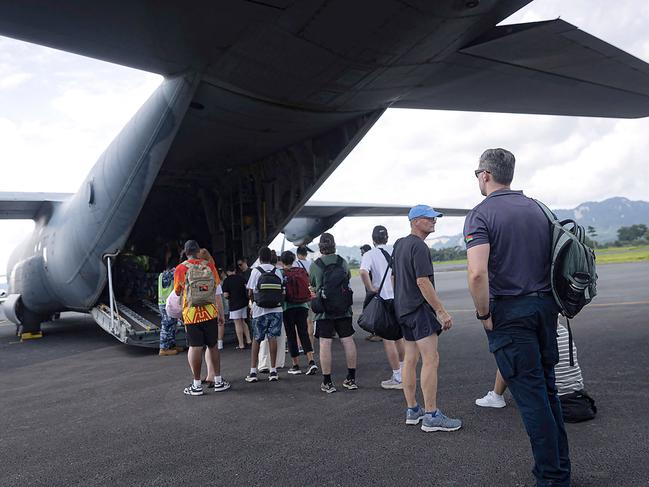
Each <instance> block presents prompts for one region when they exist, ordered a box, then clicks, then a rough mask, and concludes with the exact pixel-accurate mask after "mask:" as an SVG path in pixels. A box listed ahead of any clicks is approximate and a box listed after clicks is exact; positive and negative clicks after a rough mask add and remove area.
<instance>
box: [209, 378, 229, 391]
mask: <svg viewBox="0 0 649 487" xmlns="http://www.w3.org/2000/svg"><path fill="white" fill-rule="evenodd" d="M212 387H213V388H214V392H221V391H227V390H228V389H229V388H230V383H229V382H228V381H227V380H221V382H215V383H214V385H213V386H212Z"/></svg>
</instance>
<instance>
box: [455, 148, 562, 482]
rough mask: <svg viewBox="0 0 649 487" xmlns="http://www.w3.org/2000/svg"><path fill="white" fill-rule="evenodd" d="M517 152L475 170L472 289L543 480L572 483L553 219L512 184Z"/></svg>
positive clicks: (469, 233) (469, 241) (492, 152)
mask: <svg viewBox="0 0 649 487" xmlns="http://www.w3.org/2000/svg"><path fill="white" fill-rule="evenodd" d="M514 164H515V159H514V155H513V154H512V153H511V152H509V151H506V150H504V149H488V150H486V151H485V152H484V153H483V154H482V155H481V156H480V163H479V165H478V169H477V170H476V171H475V176H476V177H477V178H478V184H479V186H480V192H481V193H482V194H483V195H484V196H486V198H485V199H484V200H483V201H482V203H480V204H479V205H478V206H476V207H475V208H474V209H473V210H471V212H470V213H469V215H468V216H467V217H466V221H465V223H464V240H465V242H466V246H467V259H468V280H469V290H470V291H471V296H472V297H473V301H474V303H475V307H476V316H477V318H478V319H479V320H481V321H482V324H483V326H484V328H485V331H486V333H487V338H488V340H489V351H491V352H492V353H493V354H494V356H495V358H496V363H497V364H498V369H499V370H500V373H501V374H502V376H503V378H504V379H505V381H506V382H507V385H508V386H509V390H510V392H511V394H512V396H513V397H514V400H515V401H516V404H517V405H518V409H519V411H520V414H521V417H522V419H523V423H524V424H525V428H526V430H527V434H528V435H529V437H530V442H531V444H532V453H533V455H534V470H533V471H532V472H533V474H534V476H535V477H536V482H537V484H536V485H538V486H549V485H552V486H567V485H570V457H569V452H568V438H567V436H566V430H565V428H564V424H563V418H562V416H561V405H560V403H559V398H558V396H557V389H556V387H555V378H554V366H555V364H556V363H557V362H558V360H559V351H558V348H557V336H556V333H557V315H558V309H557V306H556V305H555V303H554V299H553V298H552V295H551V287H550V239H551V236H550V225H549V223H548V220H547V218H546V217H545V215H544V214H543V212H542V210H541V209H540V208H539V207H538V206H537V204H536V203H535V202H534V201H533V200H532V199H530V198H528V197H526V196H524V195H523V192H522V191H512V190H511V189H510V187H509V186H510V184H511V181H512V179H513V177H514Z"/></svg>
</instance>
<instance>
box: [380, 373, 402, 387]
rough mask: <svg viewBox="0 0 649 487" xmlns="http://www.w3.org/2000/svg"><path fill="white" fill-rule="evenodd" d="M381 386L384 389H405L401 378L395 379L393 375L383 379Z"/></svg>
mask: <svg viewBox="0 0 649 487" xmlns="http://www.w3.org/2000/svg"><path fill="white" fill-rule="evenodd" d="M381 387H382V388H383V389H403V384H402V383H401V381H400V380H397V379H395V378H394V376H393V377H390V378H389V379H388V380H383V381H381Z"/></svg>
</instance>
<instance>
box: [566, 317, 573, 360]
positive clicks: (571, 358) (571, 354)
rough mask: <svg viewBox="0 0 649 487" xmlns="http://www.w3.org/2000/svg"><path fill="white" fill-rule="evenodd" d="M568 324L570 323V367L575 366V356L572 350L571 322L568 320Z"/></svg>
mask: <svg viewBox="0 0 649 487" xmlns="http://www.w3.org/2000/svg"><path fill="white" fill-rule="evenodd" d="M566 323H568V326H567V327H566V328H568V348H569V349H570V367H574V366H575V354H574V352H573V350H572V328H570V320H569V319H568V318H566Z"/></svg>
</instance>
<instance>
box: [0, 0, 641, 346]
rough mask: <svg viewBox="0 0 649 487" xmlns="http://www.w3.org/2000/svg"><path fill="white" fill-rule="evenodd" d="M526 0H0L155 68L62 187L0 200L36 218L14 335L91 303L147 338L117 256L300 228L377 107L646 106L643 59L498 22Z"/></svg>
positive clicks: (20, 276)
mask: <svg viewBox="0 0 649 487" xmlns="http://www.w3.org/2000/svg"><path fill="white" fill-rule="evenodd" d="M529 1H530V0H437V1H434V2H433V1H428V0H372V1H354V2H350V1H345V0H328V1H324V0H255V1H252V0H249V1H245V0H238V1H237V0H223V1H219V2H210V1H197V2H190V3H186V4H182V3H178V2H172V1H156V2H154V1H147V0H132V1H128V2H127V1H119V0H118V1H111V2H107V1H104V0H98V1H94V2H72V1H68V2H66V1H63V2H51V1H46V0H25V1H21V2H14V1H8V0H0V35H4V36H9V37H14V38H17V39H21V40H25V41H28V42H33V43H37V44H42V45H46V46H50V47H54V48H57V49H62V50H65V51H70V52H74V53H77V54H81V55H85V56H90V57H94V58H98V59H102V60H106V61H110V62H115V63H119V64H123V65H127V66H131V67H134V68H139V69H143V70H147V71H151V72H156V73H159V74H162V75H163V76H164V77H165V81H164V82H163V83H162V84H161V86H160V87H159V88H158V89H157V91H156V92H155V93H153V95H151V97H150V98H149V99H148V100H147V101H146V103H145V104H144V105H143V106H142V107H141V108H140V110H139V111H138V112H137V113H136V115H135V116H134V117H133V118H132V119H131V120H130V121H129V122H128V124H127V125H126V126H125V127H124V129H123V130H122V131H121V132H120V134H119V135H118V136H117V138H116V139H115V140H114V141H113V142H112V143H111V144H110V145H109V146H108V148H107V149H106V151H105V152H104V153H103V154H102V155H101V157H100V158H99V160H98V161H97V163H96V164H95V166H94V167H93V168H92V170H91V171H90V173H89V174H88V176H87V177H86V179H85V181H84V182H83V184H82V185H81V187H80V188H79V190H78V191H77V193H75V194H74V195H73V196H72V197H71V198H67V197H66V198H63V197H61V195H59V196H58V198H57V196H56V195H45V196H43V197H42V198H40V199H36V200H34V201H31V200H26V201H23V202H22V204H21V203H19V202H16V201H15V200H14V201H9V198H7V201H5V202H4V203H2V204H3V205H8V206H9V207H11V208H13V211H15V212H20V211H33V212H34V213H33V216H34V218H35V221H36V225H35V229H34V231H33V233H32V235H31V236H30V237H29V238H28V239H27V240H26V241H25V242H24V243H23V244H22V245H21V246H20V247H19V248H17V249H16V250H15V251H14V253H13V254H12V257H11V259H10V261H9V267H8V272H7V274H8V287H9V296H8V299H7V301H6V302H5V304H4V308H5V312H6V314H7V316H8V317H9V318H10V319H11V320H12V321H14V322H16V323H20V326H21V327H22V331H23V333H25V334H27V335H26V336H29V335H30V334H31V335H37V334H38V332H39V330H40V324H41V322H42V321H43V320H45V319H47V318H48V317H49V316H51V315H52V314H53V313H56V312H59V311H62V310H79V311H91V312H92V314H93V316H94V317H95V319H96V320H97V321H98V322H99V323H100V324H101V325H102V326H103V327H104V328H106V329H108V330H109V331H111V333H113V334H114V335H116V336H118V338H120V339H121V340H122V341H125V342H129V340H130V341H136V340H140V341H141V342H142V343H144V342H147V341H150V340H149V339H148V338H147V337H148V335H146V333H148V332H149V331H150V330H149V329H148V328H147V327H149V324H147V320H142V319H140V318H141V316H142V315H141V314H139V313H136V312H134V311H133V310H132V309H131V308H128V307H126V306H123V305H120V299H121V296H120V293H121V292H122V289H121V287H120V282H119V281H120V276H123V275H124V274H125V272H120V258H122V259H123V256H124V255H125V254H127V255H128V254H129V253H130V255H134V253H137V254H138V255H139V256H140V257H145V258H150V260H151V261H154V262H155V261H156V257H159V253H160V252H161V249H162V248H163V247H164V244H165V242H168V241H171V240H174V239H177V238H178V237H179V236H183V235H185V236H189V235H191V236H192V237H193V238H196V239H198V240H199V241H201V242H205V243H206V246H208V247H209V248H211V249H214V250H216V251H217V252H215V258H216V259H217V261H219V262H222V263H223V262H226V261H231V260H232V259H234V258H236V257H237V256H250V255H252V254H254V253H255V250H256V249H257V248H258V247H259V246H261V245H262V244H266V243H268V242H270V241H271V240H272V239H273V238H274V237H275V236H276V235H277V234H279V232H280V231H282V230H284V231H285V234H286V235H287V237H290V238H292V239H294V241H295V242H298V241H300V239H302V241H307V240H309V239H310V238H312V237H314V236H315V235H316V234H318V233H319V232H321V231H322V229H323V228H327V225H329V223H330V221H333V219H335V218H337V217H338V215H339V214H340V216H342V214H343V213H340V212H338V214H337V213H335V212H334V213H333V214H327V215H324V216H323V215H322V214H320V215H319V214H317V213H309V211H311V210H309V209H308V208H304V212H305V213H300V212H301V211H303V207H304V205H305V203H306V202H307V201H308V200H309V198H310V197H311V196H312V195H313V194H314V192H315V191H316V190H317V189H318V187H319V186H320V185H321V184H322V183H323V182H324V181H325V180H326V179H327V177H328V176H329V175H330V174H331V173H332V172H333V171H334V170H335V169H336V167H337V166H338V165H339V164H340V162H341V161H342V160H343V159H344V158H345V157H346V155H347V154H349V152H350V151H351V150H352V149H353V148H354V146H355V145H356V144H357V143H358V142H359V141H360V140H361V139H362V137H363V136H364V135H365V134H366V133H367V131H368V130H369V129H370V128H371V127H372V125H373V124H374V123H375V122H376V120H378V118H379V117H380V116H381V114H382V113H383V112H384V111H385V110H386V109H387V108H388V107H399V108H425V109H446V110H466V111H493V112H509V113H532V114H554V115H580V116H601V117H627V118H633V117H644V116H647V115H649V65H647V64H646V63H644V62H643V61H641V60H639V59H637V58H634V57H633V56H631V55H629V54H627V53H625V52H623V51H621V50H619V49H616V48H615V47H613V46H611V45H609V44H607V43H605V42H603V41H601V40H599V39H597V38H595V37H593V36H591V35H589V34H587V33H585V32H582V31H580V30H579V29H577V28H576V27H575V26H573V25H571V24H569V23H567V22H565V21H563V20H551V21H546V22H534V23H528V24H516V25H503V26H497V24H499V23H500V22H501V21H502V20H503V19H505V18H507V17H509V16H510V15H511V14H512V13H514V12H515V11H517V10H519V9H520V8H521V7H523V6H524V5H526V4H527V3H529ZM612 8H614V7H612ZM289 174H290V176H291V177H290V178H287V177H286V175H289ZM307 210H308V211H307ZM314 211H315V210H314ZM368 211H369V210H368ZM161 215H163V217H161ZM318 219H319V220H318ZM118 254H119V255H120V257H117V256H118ZM157 261H158V262H160V261H161V260H160V259H159V258H158V259H157ZM124 268H125V264H123V265H122V268H121V270H122V271H123V270H124ZM126 274H128V273H127V272H126ZM124 301H125V299H123V300H122V302H124ZM120 306H121V307H120ZM127 315H128V316H131V317H132V318H133V319H132V320H131V321H129V322H128V323H127V324H124V323H122V322H121V321H120V320H122V318H123V317H124V316H127ZM120 323H121V324H120ZM138 330H139V331H138ZM137 333H140V335H137ZM136 336H139V338H131V337H136ZM143 337H144V338H143Z"/></svg>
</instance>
